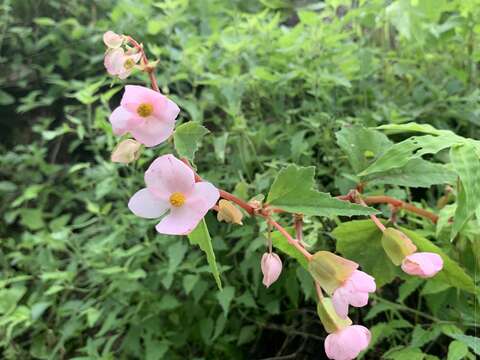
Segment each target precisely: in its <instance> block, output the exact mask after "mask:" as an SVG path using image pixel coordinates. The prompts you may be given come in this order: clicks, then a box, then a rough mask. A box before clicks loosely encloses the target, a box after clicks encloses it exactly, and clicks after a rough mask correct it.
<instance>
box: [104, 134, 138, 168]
mask: <svg viewBox="0 0 480 360" xmlns="http://www.w3.org/2000/svg"><path fill="white" fill-rule="evenodd" d="M141 147H142V144H140V143H139V142H138V141H136V140H133V139H127V140H123V141H122V142H120V143H119V144H118V145H117V146H116V147H115V149H113V151H112V156H111V160H112V161H113V162H116V163H122V164H128V163H131V162H132V161H135V160H137V159H138V158H139V157H140V149H141Z"/></svg>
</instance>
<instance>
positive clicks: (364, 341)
mask: <svg viewBox="0 0 480 360" xmlns="http://www.w3.org/2000/svg"><path fill="white" fill-rule="evenodd" d="M371 338H372V335H371V333H370V331H369V330H368V329H367V328H366V327H364V326H361V325H352V326H348V327H346V328H344V329H342V330H339V331H337V332H334V333H333V334H330V335H328V336H327V337H326V339H325V353H326V354H327V357H328V358H329V359H332V360H352V359H355V358H356V357H357V356H358V355H359V354H360V352H362V351H363V350H365V349H366V348H367V347H368V344H370V340H371Z"/></svg>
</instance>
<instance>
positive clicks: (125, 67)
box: [103, 48, 142, 80]
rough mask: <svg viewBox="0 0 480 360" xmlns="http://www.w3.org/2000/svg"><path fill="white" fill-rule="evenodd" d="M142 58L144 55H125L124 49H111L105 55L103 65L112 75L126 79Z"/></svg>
mask: <svg viewBox="0 0 480 360" xmlns="http://www.w3.org/2000/svg"><path fill="white" fill-rule="evenodd" d="M141 57H142V54H141V53H139V52H137V53H131V54H129V53H125V51H124V50H123V49H122V48H117V49H109V50H108V51H107V53H106V54H105V59H104V61H103V64H104V65H105V68H106V69H107V72H108V73H109V74H110V75H114V76H118V77H119V78H120V79H122V80H123V79H126V78H127V77H128V76H129V75H130V74H131V73H132V71H133V69H134V68H135V65H136V64H137V62H138V61H139V60H140V58H141Z"/></svg>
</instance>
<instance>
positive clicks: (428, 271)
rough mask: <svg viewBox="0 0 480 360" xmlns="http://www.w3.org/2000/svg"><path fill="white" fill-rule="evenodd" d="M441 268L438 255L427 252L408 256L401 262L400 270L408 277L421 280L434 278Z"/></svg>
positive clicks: (441, 263) (441, 262)
mask: <svg viewBox="0 0 480 360" xmlns="http://www.w3.org/2000/svg"><path fill="white" fill-rule="evenodd" d="M442 268H443V260H442V258H441V256H440V255H438V254H435V253H429V252H417V253H413V254H412V255H408V256H407V257H406V258H405V259H403V262H402V270H403V271H405V272H406V273H407V274H409V275H415V276H419V277H421V278H430V277H432V276H435V275H436V274H437V273H438V272H439V271H440V270H442Z"/></svg>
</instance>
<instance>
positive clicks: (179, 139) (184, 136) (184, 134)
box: [173, 121, 210, 161]
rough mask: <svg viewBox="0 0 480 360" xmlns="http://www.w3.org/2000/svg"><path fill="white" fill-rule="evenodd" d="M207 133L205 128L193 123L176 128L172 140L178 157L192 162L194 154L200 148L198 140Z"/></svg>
mask: <svg viewBox="0 0 480 360" xmlns="http://www.w3.org/2000/svg"><path fill="white" fill-rule="evenodd" d="M209 132H210V131H208V129H207V128H206V127H204V126H202V125H200V123H198V122H194V121H189V122H187V123H184V124H182V125H180V126H179V127H177V129H176V130H175V133H174V134H173V139H174V142H175V149H176V150H177V152H178V155H180V157H185V158H187V159H188V160H190V161H191V160H193V158H194V156H195V152H196V151H197V150H198V148H199V146H200V145H199V143H200V140H201V139H202V138H203V137H204V136H205V135H207V134H208V133H209Z"/></svg>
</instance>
